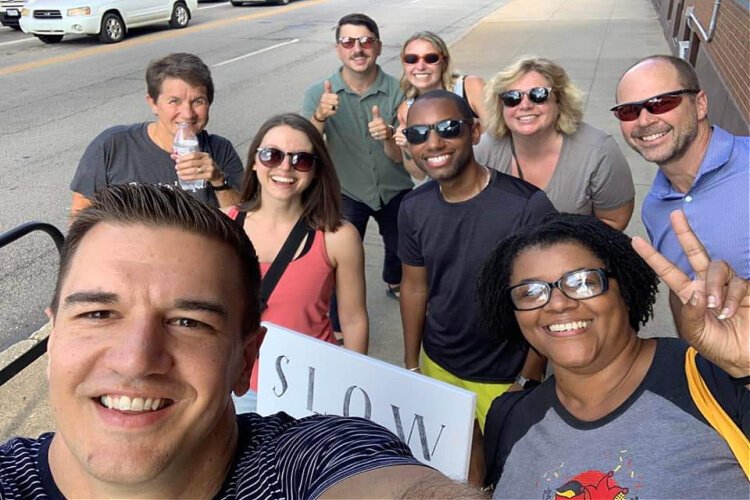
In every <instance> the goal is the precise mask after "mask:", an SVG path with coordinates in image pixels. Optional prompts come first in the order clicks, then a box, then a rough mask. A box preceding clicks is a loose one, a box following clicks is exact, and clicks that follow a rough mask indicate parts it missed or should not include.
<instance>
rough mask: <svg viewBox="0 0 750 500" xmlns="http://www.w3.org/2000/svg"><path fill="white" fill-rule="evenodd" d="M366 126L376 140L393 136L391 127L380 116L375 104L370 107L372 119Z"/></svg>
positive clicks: (383, 139)
mask: <svg viewBox="0 0 750 500" xmlns="http://www.w3.org/2000/svg"><path fill="white" fill-rule="evenodd" d="M367 128H368V129H369V130H370V135H371V136H372V138H373V139H375V140H376V141H387V140H388V139H390V138H391V137H393V134H392V133H391V128H392V127H391V126H390V125H388V124H387V123H386V122H385V120H384V119H383V117H382V116H380V110H379V109H378V107H377V106H373V107H372V121H370V123H368V124H367Z"/></svg>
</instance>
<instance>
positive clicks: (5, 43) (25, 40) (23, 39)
mask: <svg viewBox="0 0 750 500" xmlns="http://www.w3.org/2000/svg"><path fill="white" fill-rule="evenodd" d="M29 40H36V37H35V36H32V37H29V38H22V39H20V40H13V41H12V42H2V43H0V45H10V44H12V43H21V42H28V41H29Z"/></svg>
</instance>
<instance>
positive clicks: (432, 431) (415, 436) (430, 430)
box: [257, 323, 476, 481]
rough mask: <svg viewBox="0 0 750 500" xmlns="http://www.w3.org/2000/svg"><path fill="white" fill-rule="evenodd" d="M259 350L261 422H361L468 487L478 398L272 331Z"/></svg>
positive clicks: (273, 327) (349, 353)
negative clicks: (315, 418)
mask: <svg viewBox="0 0 750 500" xmlns="http://www.w3.org/2000/svg"><path fill="white" fill-rule="evenodd" d="M263 325H264V326H265V327H267V328H268V333H267V334H266V337H265V339H264V340H263V345H262V347H261V349H260V353H261V354H260V368H259V370H258V409H257V412H258V413H259V414H260V415H271V414H274V413H276V412H279V411H284V412H286V413H288V414H289V415H292V416H293V417H296V418H302V417H306V416H309V415H314V414H322V415H343V416H346V417H364V418H367V419H369V420H372V421H373V422H377V423H378V424H380V425H382V426H383V427H386V428H387V429H389V430H390V431H391V432H393V433H394V434H396V435H397V436H398V437H399V438H401V440H402V441H403V442H405V443H406V444H407V445H409V447H410V448H411V451H412V453H413V454H414V456H415V457H416V458H417V459H418V460H420V461H421V462H423V463H425V464H428V465H430V466H431V467H434V468H435V469H437V470H439V471H441V472H442V473H444V474H445V475H447V476H449V477H451V478H453V479H457V480H461V481H465V480H466V477H467V475H468V472H469V452H470V448H471V438H472V433H473V429H474V406H475V404H476V395H475V394H474V393H473V392H470V391H466V390H464V389H460V388H458V387H454V386H452V385H449V384H446V383H443V382H439V381H437V380H434V379H431V378H429V377H426V376H424V375H420V374H417V373H412V372H410V371H408V370H405V369H403V368H400V367H398V366H394V365H391V364H389V363H385V362H383V361H380V360H377V359H375V358H370V357H367V356H364V355H362V354H359V353H356V352H352V351H349V350H347V349H344V348H342V347H338V346H335V345H333V344H329V343H327V342H322V341H320V340H317V339H314V338H311V337H308V336H306V335H302V334H299V333H296V332H293V331H291V330H287V329H286V328H282V327H280V326H278V325H274V324H272V323H263Z"/></svg>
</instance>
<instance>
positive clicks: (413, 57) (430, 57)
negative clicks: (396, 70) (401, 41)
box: [402, 52, 442, 64]
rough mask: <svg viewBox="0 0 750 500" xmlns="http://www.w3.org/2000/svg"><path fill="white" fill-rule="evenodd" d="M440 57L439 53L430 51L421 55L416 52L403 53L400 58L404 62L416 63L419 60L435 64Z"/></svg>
mask: <svg viewBox="0 0 750 500" xmlns="http://www.w3.org/2000/svg"><path fill="white" fill-rule="evenodd" d="M441 59H442V57H441V56H440V54H437V53H434V52H431V53H429V54H425V55H423V56H420V55H417V54H404V57H403V59H402V60H403V61H404V64H417V63H418V62H419V61H420V60H422V61H424V63H425V64H437V63H439V62H440V60H441Z"/></svg>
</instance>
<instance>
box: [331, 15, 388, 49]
mask: <svg viewBox="0 0 750 500" xmlns="http://www.w3.org/2000/svg"><path fill="white" fill-rule="evenodd" d="M345 24H353V25H354V26H364V27H365V28H367V29H368V30H370V32H372V33H373V34H374V35H375V38H377V39H378V40H380V30H379V29H378V23H376V22H375V21H374V20H373V19H372V18H371V17H370V16H368V15H366V14H347V15H345V16H344V17H342V18H341V19H339V22H338V24H337V25H336V41H337V42H338V41H339V34H340V33H341V27H342V26H343V25H345Z"/></svg>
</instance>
